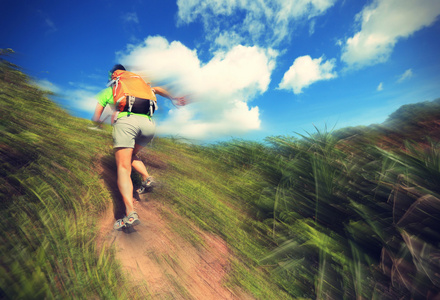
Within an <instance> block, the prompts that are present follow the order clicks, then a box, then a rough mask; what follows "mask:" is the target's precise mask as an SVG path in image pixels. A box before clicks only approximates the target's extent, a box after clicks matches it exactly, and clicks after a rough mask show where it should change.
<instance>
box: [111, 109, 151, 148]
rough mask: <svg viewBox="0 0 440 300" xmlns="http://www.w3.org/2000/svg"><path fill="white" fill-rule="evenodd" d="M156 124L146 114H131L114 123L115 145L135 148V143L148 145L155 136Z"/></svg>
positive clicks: (115, 146)
mask: <svg viewBox="0 0 440 300" xmlns="http://www.w3.org/2000/svg"><path fill="white" fill-rule="evenodd" d="M155 130H156V125H155V124H154V121H153V120H150V119H149V118H147V117H145V116H140V115H133V114H131V115H129V116H124V117H121V118H119V119H117V120H116V122H115V123H114V124H113V147H114V148H134V145H135V144H138V145H140V146H143V147H144V146H146V145H147V144H148V143H149V142H150V141H151V140H152V139H153V137H154V132H155Z"/></svg>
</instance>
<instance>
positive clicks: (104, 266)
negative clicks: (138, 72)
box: [0, 60, 288, 299]
mask: <svg viewBox="0 0 440 300" xmlns="http://www.w3.org/2000/svg"><path fill="white" fill-rule="evenodd" d="M0 63H1V64H0V109H1V110H2V115H1V119H0V131H1V136H0V145H1V146H0V163H1V175H2V176H1V179H0V180H1V181H0V199H1V207H0V213H1V218H2V222H1V225H0V226H1V229H0V230H1V232H2V235H1V240H0V255H1V264H0V274H1V276H0V298H6V299H42V298H63V299H64V298H80V299H84V298H103V299H122V298H125V297H135V298H141V297H143V296H144V295H142V294H138V291H137V290H136V289H133V288H132V286H131V285H130V283H129V282H128V281H127V278H125V277H124V274H122V272H121V269H120V266H119V264H118V262H117V261H115V258H114V253H113V251H114V249H105V248H104V249H102V250H101V251H99V252H98V250H97V247H96V236H97V228H96V223H97V221H98V218H99V216H100V213H101V212H103V210H104V209H105V208H106V207H108V206H110V205H111V201H112V200H111V198H112V191H111V190H109V189H108V187H107V186H106V184H105V183H104V182H103V180H101V175H102V174H100V172H101V171H102V164H113V166H111V167H110V168H108V167H106V168H105V169H106V170H112V169H113V170H114V159H113V151H112V147H111V128H105V130H104V131H91V130H89V129H88V126H90V122H88V121H87V120H81V119H78V118H74V117H71V116H70V115H68V113H67V112H65V111H63V110H62V109H60V108H59V107H57V106H56V105H55V104H54V103H53V102H51V101H50V100H49V99H48V98H47V95H46V94H45V93H43V92H42V91H41V90H39V89H38V88H36V87H35V86H32V85H31V84H30V83H29V79H28V78H27V76H26V75H24V74H23V73H22V72H21V71H20V70H19V68H18V67H17V66H14V65H13V64H11V63H9V62H8V61H6V60H1V61H0ZM148 151H149V153H148V159H146V163H147V165H149V168H152V167H151V166H153V168H157V170H158V171H157V172H156V174H157V175H159V170H160V169H163V171H162V172H160V173H161V175H160V176H161V177H160V180H161V182H164V183H165V185H164V187H163V189H161V193H163V197H161V198H162V199H164V200H163V201H165V202H166V204H167V205H171V206H173V207H175V209H176V211H177V212H178V213H180V214H182V215H183V216H188V217H189V218H187V221H186V222H185V223H182V221H181V220H180V219H179V220H177V219H175V218H174V219H173V217H172V216H167V217H168V218H170V220H169V222H170V224H171V226H172V227H173V228H174V229H175V230H176V231H177V232H179V233H180V234H181V235H183V236H184V237H185V238H186V239H188V240H190V241H191V242H192V243H194V244H200V243H201V241H200V240H198V237H197V234H196V233H195V232H192V229H191V227H192V223H193V222H194V221H195V222H196V225H198V226H200V227H201V228H202V229H205V230H209V231H212V232H215V233H217V234H219V235H220V236H222V237H225V238H227V239H228V240H229V241H230V242H231V243H232V247H233V251H234V254H235V255H236V257H237V258H236V259H234V260H233V261H231V264H232V265H233V270H232V271H231V272H230V276H229V278H228V283H227V284H228V285H230V286H236V285H238V286H241V287H243V289H244V290H245V291H247V292H249V293H250V294H253V295H254V296H255V297H257V298H265V299H268V298H272V299H275V298H277V299H283V298H288V296H287V294H285V293H284V291H283V290H282V289H281V288H279V287H277V286H276V285H275V284H274V282H273V280H272V279H271V278H270V276H269V274H268V273H267V272H265V271H264V270H261V269H258V264H257V261H258V259H259V258H261V257H262V256H264V255H267V254H268V253H269V250H268V249H267V248H265V247H264V245H265V244H266V243H265V237H262V238H258V239H255V238H254V235H253V234H252V232H257V233H258V230H260V231H264V229H262V228H265V226H264V225H260V224H259V223H256V222H254V221H253V220H252V219H250V218H247V217H246V214H244V213H242V212H241V211H237V210H236V209H235V208H234V207H231V206H228V205H229V204H228V203H232V201H230V199H228V201H226V202H222V200H223V198H224V197H230V191H229V190H228V189H225V190H224V184H225V183H226V182H225V180H230V179H229V178H227V174H226V173H224V172H222V171H221V170H220V169H218V168H217V166H219V165H220V164H219V163H218V162H217V161H215V160H212V159H211V158H209V157H204V156H203V155H202V154H200V153H198V152H197V150H196V149H192V147H191V146H188V145H185V144H181V143H179V142H178V141H174V140H169V139H155V140H154V145H153V146H152V147H151V148H150V149H149V150H148ZM144 155H146V154H144ZM158 164H159V166H158ZM105 176H116V173H115V174H105ZM137 179H138V178H137V177H136V176H133V180H135V181H136V180H137ZM243 229H246V230H249V233H247V232H246V231H243ZM258 235H261V234H259V233H258ZM260 239H261V240H262V241H263V242H262V241H260ZM139 293H141V292H140V291H139Z"/></svg>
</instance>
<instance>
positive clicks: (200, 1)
mask: <svg viewBox="0 0 440 300" xmlns="http://www.w3.org/2000/svg"><path fill="white" fill-rule="evenodd" d="M336 1H337V0H291V1H285V0H258V1H255V0H241V1H237V0H178V1H177V6H178V23H179V24H189V23H192V22H195V21H197V20H201V21H202V23H203V24H204V27H205V32H206V33H207V34H208V36H207V38H208V39H210V40H215V39H216V38H217V37H218V35H219V34H221V32H222V31H223V30H226V31H231V30H233V31H235V32H236V33H237V34H239V35H240V36H242V37H245V38H246V39H247V40H251V41H253V42H254V44H258V43H257V41H263V42H264V43H266V44H269V45H277V44H278V43H280V42H281V41H283V40H284V39H286V38H287V37H288V36H289V34H290V33H291V32H292V24H293V22H294V21H299V20H308V19H312V18H313V17H316V16H319V15H321V14H324V13H325V12H326V11H327V10H328V9H329V8H330V7H332V6H333V5H334V3H335V2H336ZM239 14H240V17H239ZM243 14H244V17H242V16H241V15H243ZM237 20H238V21H237ZM234 21H237V23H232V22H234Z"/></svg>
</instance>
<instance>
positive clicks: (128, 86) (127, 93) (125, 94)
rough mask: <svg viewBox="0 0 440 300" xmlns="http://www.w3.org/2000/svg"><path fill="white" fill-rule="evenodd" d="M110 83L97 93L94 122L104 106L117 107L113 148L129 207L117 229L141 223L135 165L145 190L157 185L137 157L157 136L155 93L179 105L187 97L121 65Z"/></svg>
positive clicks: (123, 195) (116, 226) (118, 222)
mask: <svg viewBox="0 0 440 300" xmlns="http://www.w3.org/2000/svg"><path fill="white" fill-rule="evenodd" d="M109 75H110V78H109V79H110V81H109V86H108V87H107V88H106V89H104V90H102V91H101V92H100V93H99V94H98V95H97V100H98V103H97V105H96V108H95V113H94V115H93V118H92V121H94V122H100V118H101V115H102V112H103V111H104V108H105V107H106V106H107V105H110V106H112V107H114V108H115V112H114V113H113V116H112V125H113V148H114V149H115V159H116V166H117V176H118V178H117V182H118V188H119V191H120V193H121V195H122V199H123V201H124V204H125V208H126V216H125V217H124V218H122V219H119V220H117V221H116V222H115V225H114V228H115V229H116V230H121V229H122V228H124V227H126V226H134V225H138V224H140V221H139V216H138V214H137V213H136V212H135V211H134V206H133V182H132V181H131V177H130V176H131V170H132V168H133V169H135V170H136V171H137V172H139V173H140V174H141V176H142V187H141V189H142V190H143V191H145V190H146V189H148V188H150V187H151V186H152V185H154V179H153V177H151V176H149V174H148V172H147V169H146V167H145V165H144V163H143V162H142V161H141V160H140V159H139V158H137V154H138V153H139V151H140V150H141V149H142V148H143V147H145V146H146V145H147V144H148V143H149V142H150V141H151V140H152V139H153V137H154V134H155V127H156V126H155V123H154V121H153V119H152V117H153V113H154V111H155V110H156V109H157V103H156V101H157V100H156V96H155V95H160V96H162V97H165V98H167V99H170V100H171V101H175V102H176V104H177V105H185V104H186V99H185V97H178V98H174V97H172V96H171V94H170V93H169V92H168V91H167V90H165V89H164V88H162V87H153V88H152V87H150V85H149V84H147V83H145V81H143V80H142V78H141V77H140V76H139V75H136V74H134V73H131V72H128V71H126V69H125V68H124V66H122V65H120V64H118V65H115V66H114V67H113V69H112V70H111V71H110V72H109Z"/></svg>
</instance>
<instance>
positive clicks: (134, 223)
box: [125, 219, 141, 227]
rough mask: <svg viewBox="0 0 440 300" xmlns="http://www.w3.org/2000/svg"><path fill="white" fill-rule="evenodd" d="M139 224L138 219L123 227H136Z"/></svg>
mask: <svg viewBox="0 0 440 300" xmlns="http://www.w3.org/2000/svg"><path fill="white" fill-rule="evenodd" d="M139 224H141V221H139V219H136V220H134V221H133V222H132V223H129V222H127V223H126V225H125V226H127V227H128V226H136V225H139Z"/></svg>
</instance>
